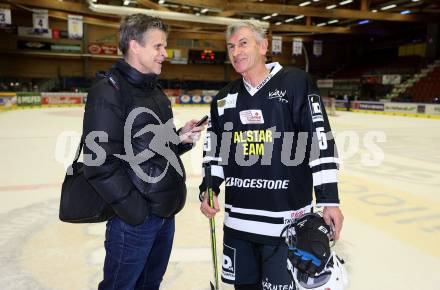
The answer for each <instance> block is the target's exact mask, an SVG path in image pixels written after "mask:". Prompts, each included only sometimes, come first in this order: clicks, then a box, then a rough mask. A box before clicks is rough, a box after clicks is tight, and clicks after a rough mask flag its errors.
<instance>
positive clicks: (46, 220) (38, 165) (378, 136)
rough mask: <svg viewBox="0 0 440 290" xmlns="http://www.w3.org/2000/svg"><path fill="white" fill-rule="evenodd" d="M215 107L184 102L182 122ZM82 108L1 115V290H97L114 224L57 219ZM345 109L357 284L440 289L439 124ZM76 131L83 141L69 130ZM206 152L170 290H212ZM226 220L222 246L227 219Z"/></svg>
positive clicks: (347, 255)
mask: <svg viewBox="0 0 440 290" xmlns="http://www.w3.org/2000/svg"><path fill="white" fill-rule="evenodd" d="M207 110H208V107H189V108H182V107H178V108H175V109H174V112H175V119H176V123H177V125H182V124H183V123H184V121H186V120H188V119H190V118H196V119H198V118H200V117H202V116H203V115H204V114H205V113H206V112H207ZM82 114H83V108H56V109H55V108H52V109H34V110H20V111H9V112H3V113H0V139H1V142H0V152H1V155H0V172H1V174H0V196H1V202H0V289H1V290H27V289H39V290H40V289H41V290H43V289H44V290H49V289H53V290H82V289H84V290H86V289H96V288H97V284H98V283H99V281H100V279H101V276H102V264H103V260H104V250H103V240H104V230H105V225H104V224H90V225H89V224H81V225H72V224H65V223H62V222H60V221H59V220H58V204H59V196H60V187H61V182H62V180H63V177H64V165H63V161H64V163H66V164H68V163H69V162H70V161H71V159H69V158H71V155H72V152H73V151H72V150H75V149H76V146H77V142H78V139H79V134H80V132H81V126H82ZM337 114H338V116H336V117H331V119H330V121H331V124H332V127H333V133H334V136H335V138H336V141H337V144H338V148H339V152H340V157H341V158H342V160H343V163H342V166H341V171H340V174H339V181H340V185H339V186H340V197H341V200H342V205H341V207H342V209H343V212H344V215H345V223H344V228H343V232H342V238H341V240H340V241H339V242H338V243H337V244H336V246H335V251H336V252H337V253H338V254H339V255H340V256H342V257H343V258H344V259H345V261H346V267H347V270H348V273H349V287H348V288H347V289H348V290H371V289H374V290H394V289H396V290H397V289H398V290H439V289H440V147H439V144H440V120H430V119H417V118H409V117H395V116H382V115H369V114H361V113H351V112H337ZM75 135H76V137H77V138H76V140H74V141H73V142H67V140H71V138H70V139H69V138H64V137H63V136H75ZM201 147H202V144H201V142H199V144H198V145H197V147H196V148H195V149H194V150H192V152H189V153H187V154H185V155H183V160H184V163H185V167H186V170H187V174H188V198H187V203H186V206H185V208H184V210H183V211H182V212H181V213H179V214H178V215H177V231H176V235H175V243H174V249H173V252H172V257H171V261H170V264H169V267H168V270H167V273H166V275H165V277H164V281H163V284H162V287H161V289H163V290H171V289H188V290H202V289H205V290H208V289H209V280H210V277H211V260H210V250H209V244H210V242H209V228H208V220H207V219H206V218H205V217H204V216H202V215H201V214H200V211H199V201H198V198H197V196H198V190H197V187H198V184H199V182H200V180H201V168H200V165H201ZM66 160H67V161H66ZM216 222H217V233H218V245H219V249H220V250H221V248H222V247H221V245H222V243H221V238H222V234H221V233H222V227H221V224H222V215H221V214H220V215H219V216H218V217H217V218H216ZM219 259H220V261H221V255H220V252H219ZM221 286H222V287H221V289H233V288H232V287H230V286H227V285H225V284H222V285H221Z"/></svg>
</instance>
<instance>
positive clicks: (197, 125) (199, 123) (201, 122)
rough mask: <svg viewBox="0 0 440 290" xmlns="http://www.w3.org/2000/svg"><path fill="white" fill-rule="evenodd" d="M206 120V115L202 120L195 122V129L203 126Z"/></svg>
mask: <svg viewBox="0 0 440 290" xmlns="http://www.w3.org/2000/svg"><path fill="white" fill-rule="evenodd" d="M206 120H208V115H205V116H204V117H203V118H201V119H200V120H199V121H198V122H197V124H196V126H195V127H199V126H201V125H203V124H205V122H206Z"/></svg>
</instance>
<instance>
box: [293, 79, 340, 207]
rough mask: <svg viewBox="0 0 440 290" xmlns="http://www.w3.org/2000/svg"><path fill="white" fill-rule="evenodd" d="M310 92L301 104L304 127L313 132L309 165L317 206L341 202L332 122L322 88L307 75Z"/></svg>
mask: <svg viewBox="0 0 440 290" xmlns="http://www.w3.org/2000/svg"><path fill="white" fill-rule="evenodd" d="M306 83H307V85H306V93H305V96H304V99H303V104H302V106H301V108H302V109H301V114H300V116H301V127H302V128H301V130H302V131H306V132H308V133H309V136H312V138H311V140H312V142H311V144H310V146H309V148H310V150H309V160H308V161H309V166H310V170H311V171H312V176H313V187H314V190H315V198H316V205H317V206H328V205H338V204H339V196H338V186H337V174H338V168H339V166H338V165H339V159H338V156H337V149H336V144H335V141H334V139H333V135H332V132H331V128H330V123H329V120H328V117H327V113H326V110H325V107H324V104H323V102H322V100H321V96H320V94H319V90H318V89H317V87H316V85H315V84H314V82H313V81H312V79H311V77H310V76H309V75H306Z"/></svg>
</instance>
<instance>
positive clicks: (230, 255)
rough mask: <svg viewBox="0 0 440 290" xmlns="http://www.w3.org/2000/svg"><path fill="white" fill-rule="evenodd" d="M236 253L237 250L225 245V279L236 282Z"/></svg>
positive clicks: (223, 265)
mask: <svg viewBox="0 0 440 290" xmlns="http://www.w3.org/2000/svg"><path fill="white" fill-rule="evenodd" d="M235 252H236V249H235V248H232V247H229V246H228V245H226V244H223V263H222V277H223V279H226V280H230V281H235Z"/></svg>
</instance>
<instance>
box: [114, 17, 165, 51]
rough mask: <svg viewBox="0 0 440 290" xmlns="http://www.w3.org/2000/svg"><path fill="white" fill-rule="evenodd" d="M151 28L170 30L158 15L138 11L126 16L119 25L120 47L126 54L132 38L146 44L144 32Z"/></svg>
mask: <svg viewBox="0 0 440 290" xmlns="http://www.w3.org/2000/svg"><path fill="white" fill-rule="evenodd" d="M150 29H159V30H162V31H163V32H165V33H167V32H168V27H167V26H166V25H165V24H164V23H163V22H162V20H160V19H159V18H156V17H151V16H148V15H146V14H142V13H137V14H131V15H128V16H126V17H125V18H124V19H123V20H122V22H121V26H120V27H119V49H120V50H121V52H122V54H123V55H124V56H126V54H127V51H128V47H129V44H130V40H136V41H137V42H138V43H140V44H141V45H144V44H145V39H144V33H145V32H147V31H148V30H150Z"/></svg>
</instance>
